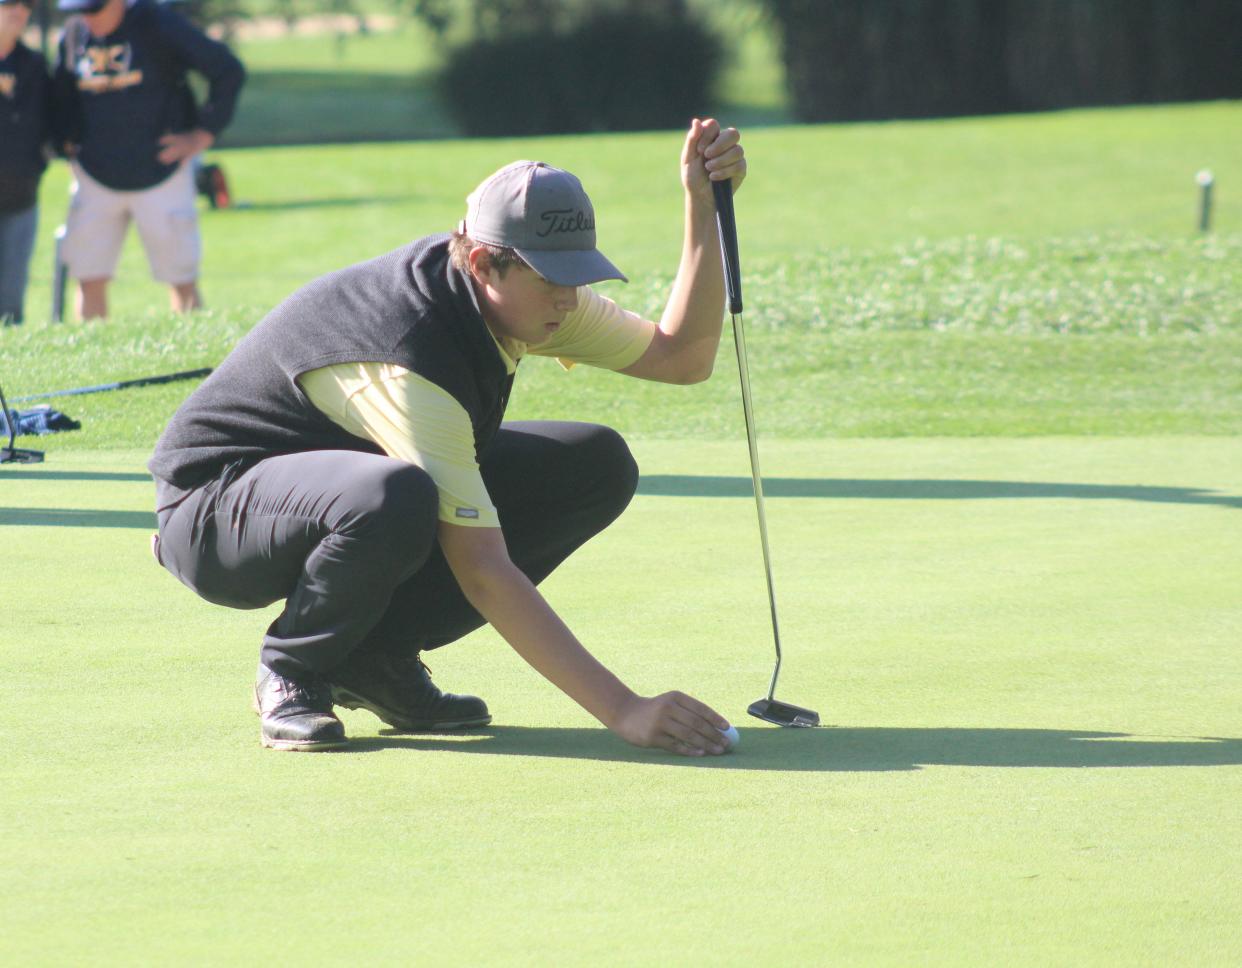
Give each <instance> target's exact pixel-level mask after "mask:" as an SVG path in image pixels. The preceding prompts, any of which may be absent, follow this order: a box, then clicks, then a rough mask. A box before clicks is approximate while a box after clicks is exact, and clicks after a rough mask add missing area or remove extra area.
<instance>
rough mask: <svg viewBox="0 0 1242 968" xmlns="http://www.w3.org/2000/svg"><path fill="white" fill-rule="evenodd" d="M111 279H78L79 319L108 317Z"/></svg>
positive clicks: (83, 320)
mask: <svg viewBox="0 0 1242 968" xmlns="http://www.w3.org/2000/svg"><path fill="white" fill-rule="evenodd" d="M110 281H111V280H109V279H79V280H78V319H80V320H82V322H86V321H87V320H90V319H106V318H107V316H108V283H109V282H110Z"/></svg>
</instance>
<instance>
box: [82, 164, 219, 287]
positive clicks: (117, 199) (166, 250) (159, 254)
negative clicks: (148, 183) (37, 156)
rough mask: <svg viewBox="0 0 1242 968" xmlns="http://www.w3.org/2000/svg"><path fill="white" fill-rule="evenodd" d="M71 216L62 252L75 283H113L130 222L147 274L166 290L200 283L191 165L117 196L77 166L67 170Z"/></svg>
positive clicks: (196, 210) (185, 165)
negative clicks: (148, 267)
mask: <svg viewBox="0 0 1242 968" xmlns="http://www.w3.org/2000/svg"><path fill="white" fill-rule="evenodd" d="M71 167H72V168H73V175H74V180H73V184H72V186H71V188H70V198H69V215H68V217H67V218H66V219H65V241H64V244H63V248H62V250H61V253H62V258H63V259H64V261H65V265H67V266H68V267H69V275H70V276H72V277H73V278H74V279H111V278H112V277H113V275H115V273H116V264H117V260H118V259H119V258H120V255H121V245H122V244H123V243H124V241H125V232H126V230H127V229H128V228H129V222H130V219H133V221H134V224H135V225H137V226H138V236H139V237H140V238H141V239H142V247H143V249H145V250H146V253H147V262H148V263H150V265H151V275H153V276H154V277H155V278H156V279H157V280H158V281H159V282H163V283H166V284H168V285H170V286H175V285H183V284H185V283H189V282H194V281H196V280H197V279H198V264H199V259H200V258H201V256H202V243H201V241H200V239H199V234H198V209H196V208H195V206H194V201H195V198H196V194H195V191H194V169H193V167H192V165H191V164H190V162H188V161H183V162H182V163H181V166H180V167H179V168H178V169H177V170H176V171H175V172H173V173H172V174H171V175H170V176H169V177H168V178H166V179H165V180H164V181H162V182H160V183H159V184H158V185H155V186H153V187H151V188H146V189H143V190H141V191H136V192H121V191H115V190H113V189H111V188H108V187H107V186H105V185H101V184H100V183H99V182H97V181H95V179H93V178H92V177H91V176H90V175H88V174H87V173H86V172H85V171H84V170H83V169H82V166H81V165H79V164H77V163H76V162H75V163H73V164H72V165H71Z"/></svg>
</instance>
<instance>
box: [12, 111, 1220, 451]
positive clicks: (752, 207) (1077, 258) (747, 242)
mask: <svg viewBox="0 0 1242 968" xmlns="http://www.w3.org/2000/svg"><path fill="white" fill-rule="evenodd" d="M1240 132H1242V105H1238V104H1216V105H1193V106H1181V107H1161V108H1149V109H1124V110H1118V111H1086V112H1069V113H1064V114H1056V115H1046V116H1028V117H1016V118H993V119H967V120H959V121H945V122H934V123H906V124H889V125H853V126H843V127H818V128H768V129H763V130H757V131H754V132H750V133H748V134H747V145H748V153H749V155H750V157H751V159H752V167H751V175H750V177H749V178H748V179H747V182H746V185H745V187H744V188H743V190H742V191H741V192H740V193H739V194H738V198H737V209H738V221H739V232H740V236H741V246H742V264H743V274H744V278H745V280H746V282H745V286H746V300H747V317H746V323H747V325H748V327H749V328H750V330H751V333H752V342H753V345H752V347H751V357H752V360H751V366H752V371H753V375H754V378H755V383H756V406H757V408H758V422H759V427H760V431H761V433H764V434H773V435H779V436H806V435H820V434H845V435H860V436H875V435H883V436H894V435H926V434H952V435H973V434H1001V435H1003V434H1024V435H1025V434H1049V433H1096V434H1098V433H1104V434H1110V433H1111V434H1141V433H1152V432H1158V433H1238V432H1239V431H1240V430H1242V232H1240V231H1239V229H1238V228H1237V227H1238V226H1239V225H1242V197H1240V196H1239V195H1237V194H1236V193H1235V194H1233V195H1230V194H1229V193H1227V192H1226V191H1225V189H1224V188H1223V187H1222V188H1221V189H1220V192H1219V203H1218V210H1217V217H1216V225H1217V226H1218V230H1217V231H1215V232H1213V233H1211V234H1210V235H1208V236H1206V237H1202V238H1201V237H1199V235H1198V233H1197V232H1196V231H1195V226H1196V225H1197V210H1196V205H1197V194H1196V193H1197V186H1196V185H1195V183H1194V174H1195V172H1197V171H1198V170H1199V169H1200V168H1201V167H1204V166H1205V165H1207V166H1210V167H1212V168H1213V169H1214V170H1215V171H1216V172H1217V176H1218V182H1219V184H1220V185H1221V186H1226V185H1229V184H1242V163H1239V161H1238V159H1239V158H1242V133H1240ZM680 140H681V137H680V135H679V134H674V133H663V134H644V135H632V136H628V137H619V136H593V137H573V138H549V139H540V140H530V141H523V140H513V141H492V142H487V141H482V142H442V143H435V144H431V143H427V144H417V145H372V146H353V147H348V148H345V147H325V148H314V149H305V148H298V149H293V148H287V149H265V150H255V151H238V152H231V153H229V152H222V153H220V155H221V158H222V159H223V160H224V162H225V164H226V166H227V168H228V171H229V174H230V178H231V180H232V183H233V185H234V191H235V194H236V196H237V198H239V199H241V200H242V201H245V202H248V203H249V207H245V208H240V209H232V210H225V211H219V212H206V213H205V214H204V219H203V229H204V235H205V237H206V261H205V268H204V281H203V287H204V293H205V296H206V299H207V302H208V305H209V306H211V307H213V308H212V309H211V310H210V311H209V312H208V313H206V314H202V315H199V316H196V317H194V318H192V319H189V320H177V319H174V318H171V317H170V316H169V315H168V313H167V311H166V310H163V309H162V308H159V307H162V306H163V305H164V301H165V299H166V294H165V293H164V292H163V290H162V287H159V286H157V285H156V284H154V283H152V282H150V281H149V280H148V279H147V270H146V266H145V260H143V258H142V256H141V253H140V251H139V248H138V245H137V240H136V239H134V238H131V239H130V241H129V244H128V245H127V247H126V251H125V254H124V258H123V260H122V267H121V270H120V274H119V278H118V282H117V284H116V285H115V286H114V287H113V293H114V297H115V298H114V305H115V310H116V313H115V318H113V319H111V320H110V321H109V322H108V323H107V324H106V325H104V326H90V327H80V326H77V325H66V326H61V327H57V326H46V325H44V324H40V323H38V322H31V323H28V324H27V325H26V326H25V327H23V328H22V329H21V330H20V331H11V330H9V331H4V332H0V351H2V352H3V360H4V365H3V369H2V370H0V379H3V380H4V381H5V386H6V392H7V393H8V394H9V395H11V396H20V395H23V394H26V393H34V392H39V391H46V390H51V389H58V388H61V387H65V386H75V385H85V384H90V383H98V382H104V381H108V380H115V379H128V378H132V377H135V376H145V375H150V374H153V373H163V372H171V371H175V370H183V369H191V368H195V367H200V366H214V365H216V364H218V363H219V361H220V360H221V359H223V357H224V355H225V354H226V353H227V352H228V350H229V349H230V348H231V346H232V345H233V344H234V343H235V342H236V340H237V339H238V338H240V336H241V335H242V334H244V333H245V332H246V331H247V330H249V328H250V327H251V326H253V325H254V323H255V322H257V320H258V319H259V318H261V317H262V315H263V314H264V313H265V312H266V311H267V310H268V309H269V308H270V307H271V306H273V305H275V304H276V303H277V302H278V301H280V300H281V299H282V298H284V296H286V295H288V294H289V293H290V292H292V291H293V290H294V289H296V288H297V287H298V286H300V285H302V284H304V283H306V282H308V281H310V280H311V279H313V278H315V277H316V276H317V275H320V274H322V273H325V272H329V271H332V270H334V269H337V268H340V267H342V266H345V265H348V264H350V263H352V262H356V261H360V260H363V259H366V258H369V257H371V256H374V255H377V254H379V253H382V252H385V251H387V250H389V249H391V248H395V247H396V246H398V245H401V244H403V243H405V242H407V241H408V240H410V239H412V238H414V237H416V236H418V235H420V234H423V233H426V232H430V231H436V230H441V229H447V228H450V227H451V226H452V225H454V224H455V223H456V221H457V219H458V218H460V216H461V212H462V209H463V206H464V197H465V195H466V193H468V192H469V190H470V189H471V188H472V187H473V186H474V185H475V184H476V183H477V182H478V181H479V180H480V179H481V178H483V177H485V176H486V175H487V174H489V173H490V172H491V171H493V170H495V168H497V167H499V166H500V165H501V164H503V163H505V162H507V161H508V160H511V159H512V158H514V157H518V156H523V155H532V156H536V157H542V158H544V159H546V160H549V161H550V162H552V163H555V164H559V165H564V166H566V167H569V168H571V169H572V170H575V171H577V172H580V173H581V175H582V178H583V180H584V182H585V184H586V185H587V186H589V189H590V191H591V193H592V195H593V197H594V199H595V202H596V207H597V209H598V211H599V212H600V229H599V231H600V245H601V248H602V249H603V250H604V251H605V252H607V253H608V254H609V255H610V256H611V257H612V258H613V259H614V260H615V261H616V262H618V264H620V265H621V266H622V267H623V268H624V269H625V270H626V272H627V273H628V274H629V275H630V276H631V278H633V279H634V280H635V281H634V283H632V284H631V285H629V286H621V285H619V284H615V285H613V284H608V285H604V286H601V287H600V288H601V289H602V290H603V291H605V292H606V293H608V294H609V295H612V296H614V297H616V298H618V299H619V300H621V301H622V302H623V303H624V304H625V305H627V306H630V307H632V308H635V309H637V310H639V311H641V312H646V313H650V314H656V313H658V312H659V309H660V307H661V305H662V303H663V300H664V298H665V297H666V294H667V291H668V287H669V285H670V283H671V273H672V269H673V267H674V266H675V264H676V260H677V256H678V252H679V246H680V238H679V232H680V217H679V213H680V200H679V196H678V192H679V190H680V189H679V186H678V183H677V179H676V168H675V163H674V162H675V158H676V153H677V150H678V146H679V145H680ZM63 191H64V171H63V169H62V168H59V167H58V168H56V169H54V170H53V172H52V174H51V175H49V177H48V178H47V179H46V180H45V185H44V189H43V199H44V202H43V206H42V220H43V221H42V230H41V235H40V242H39V249H38V251H37V253H36V257H35V262H34V266H33V272H32V281H31V289H30V295H29V305H28V316H29V318H30V319H31V320H38V319H40V318H44V317H45V316H46V313H47V305H48V303H47V294H48V285H49V282H48V268H49V265H48V260H49V259H50V244H51V243H50V240H51V233H52V230H53V228H54V227H55V225H56V224H57V222H58V221H59V219H60V218H61V217H62V215H63V211H62V210H61V209H60V208H59V207H58V205H57V204H56V202H55V199H57V198H61V197H63V196H62V195H61V194H60V193H61V192H63ZM726 339H727V337H726ZM730 352H731V351H730V349H729V348H728V347H727V346H726V347H722V350H721V356H720V361H721V365H720V369H721V370H722V371H724V372H725V374H726V375H725V376H724V378H720V377H718V378H717V379H714V380H713V381H711V382H710V383H708V384H707V385H705V386H702V387H697V388H694V389H692V390H690V391H684V390H681V389H677V388H665V387H657V386H635V385H634V384H633V382H632V381H628V382H627V383H626V385H625V386H624V388H622V387H621V386H620V384H619V382H618V380H617V378H615V377H612V376H610V375H608V374H603V373H589V372H585V371H584V368H580V369H579V370H578V371H575V372H574V373H571V374H568V375H566V374H563V373H560V372H559V371H558V370H557V368H555V367H554V365H551V364H547V363H546V361H540V360H531V361H529V362H528V363H527V364H525V365H524V366H523V374H522V378H521V379H520V380H519V381H518V385H517V391H516V397H515V410H514V415H515V416H528V415H534V414H538V415H543V416H549V415H552V414H557V415H561V414H577V415H579V416H581V417H582V418H584V419H599V420H605V421H608V422H613V423H616V424H617V425H618V426H619V427H620V428H621V429H622V430H625V431H629V432H633V433H639V434H644V435H657V436H670V435H679V434H683V433H686V432H693V433H696V434H701V435H706V436H712V437H722V436H731V435H732V434H734V433H735V432H736V429H737V425H736V422H735V421H736V414H737V409H736V403H737V401H736V390H735V389H734V381H733V380H732V379H730V378H728V376H727V367H729V366H730V365H731V363H730V360H729V356H730ZM188 391H189V387H172V388H166V389H164V390H159V391H156V390H152V391H142V394H140V395H139V394H135V395H131V396H127V397H124V398H122V397H121V396H120V395H117V396H113V397H98V398H83V399H82V401H81V402H80V403H79V402H75V408H77V409H76V410H75V411H74V413H73V415H74V416H79V417H81V418H85V419H86V420H87V421H88V422H87V427H86V430H85V431H84V432H83V433H81V434H78V435H77V436H75V437H73V438H65V439H64V443H63V446H66V447H71V448H78V447H109V446H121V445H124V446H134V447H149V446H151V445H152V444H153V443H154V438H155V435H156V434H157V433H158V429H159V427H160V426H162V422H163V420H165V419H166V418H167V414H168V413H170V412H171V411H172V410H173V409H175V407H176V405H177V403H178V402H179V400H180V399H182V398H183V396H184V395H185V393H187V392H188ZM48 446H49V449H51V450H55V449H56V448H58V447H60V446H62V443H61V442H60V441H55V440H53V441H50V442H49V444H48Z"/></svg>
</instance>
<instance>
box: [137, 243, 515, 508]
mask: <svg viewBox="0 0 1242 968" xmlns="http://www.w3.org/2000/svg"><path fill="white" fill-rule="evenodd" d="M448 239H449V236H447V235H435V236H429V237H428V238H424V239H419V240H418V241H416V242H413V243H411V244H410V245H408V246H405V247H403V248H400V249H397V250H396V251H394V252H389V253H388V254H387V255H382V256H380V257H379V258H376V259H372V260H370V261H368V262H362V263H359V264H358V265H355V266H350V267H349V268H348V269H342V270H340V271H339V272H334V273H332V274H330V275H327V276H324V277H323V278H321V279H317V280H316V281H314V282H312V283H310V284H309V285H307V286H304V287H303V288H302V289H299V290H298V291H297V292H295V293H294V294H293V295H292V296H290V297H289V298H288V299H286V300H285V301H284V302H282V303H281V304H280V305H279V306H277V307H276V308H275V309H273V310H272V311H271V312H270V313H268V315H267V316H265V317H264V318H263V320H262V321H260V322H259V324H258V325H257V326H255V328H254V329H252V330H251V331H250V332H249V333H248V334H247V335H246V336H245V337H243V338H242V340H241V341H240V342H239V343H238V344H237V346H236V347H234V349H233V351H232V352H231V353H230V354H229V355H228V356H227V357H226V358H225V360H224V362H223V363H221V364H220V366H219V367H218V368H217V369H216V370H215V372H213V373H212V374H211V376H209V377H208V378H207V379H206V380H205V381H204V382H203V384H202V385H201V386H200V387H199V388H198V389H197V390H195V391H194V392H193V393H192V394H191V395H190V396H189V398H188V399H187V400H186V401H185V403H183V404H182V405H181V407H180V408H179V409H178V410H177V412H176V413H175V414H174V415H173V418H172V420H171V421H169V423H168V426H167V428H165V430H164V433H163V435H162V436H161V437H160V439H159V442H158V443H157V444H156V446H155V454H154V455H153V456H152V458H151V460H150V462H148V464H147V467H148V468H149V469H150V471H151V473H152V474H154V475H155V476H156V477H157V478H160V479H163V480H165V481H168V482H169V483H171V484H173V485H175V486H176V487H179V488H186V489H188V488H193V487H197V486H198V485H200V484H202V483H204V482H205V481H208V480H210V479H212V478H214V477H217V476H218V475H219V474H220V472H221V471H222V470H223V469H224V468H225V467H228V466H229V465H234V464H235V465H238V466H239V467H244V466H248V465H250V464H253V463H256V462H257V461H260V460H263V459H264V458H265V457H274V456H276V455H278V454H291V453H299V452H302V451H308V450H358V451H365V452H368V453H382V451H381V450H380V448H379V447H378V446H377V445H376V444H374V443H372V442H371V441H369V440H364V439H362V438H360V437H355V436H354V435H353V434H351V433H349V432H348V431H346V430H344V429H342V428H341V427H339V426H338V425H337V424H335V423H333V422H332V421H331V420H330V419H328V418H327V417H326V416H324V415H323V414H322V413H321V412H320V411H319V410H317V409H316V408H315V406H314V405H313V404H312V403H311V402H310V400H308V399H307V397H306V395H305V394H304V393H303V392H302V391H301V389H300V388H299V387H298V385H297V383H296V380H297V378H298V376H300V375H301V374H303V373H306V372H307V371H309V370H314V369H318V368H319V367H323V366H330V365H332V364H335V363H360V362H373V363H395V364H396V365H398V366H403V367H405V368H406V369H407V370H410V371H411V372H413V373H417V374H419V375H420V376H422V377H424V378H425V379H427V380H430V381H431V382H432V383H435V384H436V385H437V386H439V387H441V388H442V389H444V390H445V391H447V392H448V393H449V394H450V395H452V396H453V397H454V399H456V400H457V401H458V402H459V403H460V404H461V405H462V407H463V408H464V409H465V411H466V413H467V414H469V415H470V422H471V425H472V426H473V428H474V439H475V450H476V455H477V457H478V458H479V459H482V456H483V453H484V451H485V450H486V449H487V445H488V443H489V442H490V441H491V439H492V437H493V436H494V435H495V433H496V429H497V427H499V426H500V421H501V418H502V417H503V416H504V410H505V405H506V404H507V403H508V400H509V390H510V388H511V386H512V384H513V378H512V376H510V375H508V374H507V373H506V372H505V366H504V363H503V362H502V361H501V358H500V353H499V352H498V350H497V348H496V343H495V341H494V340H493V339H492V336H491V334H490V333H489V332H488V329H487V326H486V325H485V324H484V322H483V317H482V316H481V315H480V313H479V307H478V302H477V300H476V298H475V294H474V290H473V288H472V287H471V284H470V280H469V278H468V277H467V276H466V275H464V274H463V273H461V272H460V271H458V270H457V269H455V268H453V266H452V264H451V262H450V261H449V258H448Z"/></svg>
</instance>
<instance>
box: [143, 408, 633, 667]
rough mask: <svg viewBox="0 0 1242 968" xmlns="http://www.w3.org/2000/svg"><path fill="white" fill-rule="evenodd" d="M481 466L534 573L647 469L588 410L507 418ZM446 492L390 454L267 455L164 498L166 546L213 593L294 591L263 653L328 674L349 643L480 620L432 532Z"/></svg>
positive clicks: (425, 635)
mask: <svg viewBox="0 0 1242 968" xmlns="http://www.w3.org/2000/svg"><path fill="white" fill-rule="evenodd" d="M480 469H481V471H482V474H483V480H484V482H485V483H486V484H487V490H488V493H489V495H490V496H491V499H492V503H493V504H495V505H496V509H497V511H498V512H499V514H500V524H501V528H502V530H503V531H504V536H505V542H506V544H507V545H508V548H509V556H510V558H512V560H513V562H514V564H515V565H517V566H518V567H519V568H520V569H521V570H522V571H523V572H524V573H525V574H526V575H527V577H529V578H530V580H531V581H532V582H535V583H538V582H540V581H542V580H543V579H544V578H546V577H547V576H548V575H549V574H550V573H551V572H552V570H553V569H554V568H556V566H557V565H559V564H560V563H561V562H562V561H564V560H565V559H566V558H567V557H568V556H569V555H570V554H571V553H572V552H573V551H574V550H576V549H577V548H578V547H580V546H581V545H582V544H583V543H584V542H586V541H587V539H589V538H590V537H592V536H593V535H595V534H598V533H599V532H600V531H602V530H603V529H604V528H606V527H607V526H608V525H609V524H610V523H611V522H612V521H613V520H615V519H616V517H617V516H618V515H619V514H620V513H621V512H622V511H623V510H625V507H626V505H627V504H629V502H630V498H631V497H633V495H634V490H635V488H636V486H637V484H638V467H637V465H636V464H635V463H634V459H633V457H632V456H631V455H630V452H629V448H628V447H626V445H625V441H623V440H622V439H621V437H620V435H618V434H617V433H616V432H615V431H613V430H610V429H608V428H607V427H600V426H596V425H594V424H582V423H558V422H544V421H540V422H520V423H507V424H504V425H503V426H502V427H501V429H500V431H499V433H498V434H497V435H496V438H495V439H494V440H493V442H492V444H491V446H490V447H489V448H488V450H487V453H486V454H485V455H484V458H483V461H482V463H481V465H480ZM165 493H166V492H164V491H163V490H161V492H160V495H159V497H160V502H159V503H160V505H161V506H162V505H163V504H165V503H166V498H165ZM438 501H439V499H438V496H437V492H436V488H435V485H434V484H433V483H432V481H431V478H430V477H429V476H428V475H427V474H426V472H424V471H423V470H422V469H421V468H419V467H416V466H414V465H412V464H408V463H405V462H404V461H400V460H396V459H394V458H390V457H380V456H376V455H373V454H364V453H359V452H355V451H308V452H306V453H301V454H289V455H285V456H281V457H272V458H269V459H267V460H264V461H261V462H259V463H258V464H256V465H254V466H253V467H251V468H249V469H248V470H246V471H245V472H244V473H241V474H240V475H237V476H235V477H234V476H231V475H229V474H227V473H226V474H225V475H224V476H223V477H222V478H220V479H219V480H216V481H212V482H209V483H207V484H206V485H204V486H203V487H200V488H199V489H197V490H195V491H193V492H191V493H190V494H189V496H187V497H186V498H185V499H184V500H183V501H181V502H180V503H179V504H176V505H175V506H173V507H170V508H167V509H164V510H161V511H160V512H159V524H160V540H159V546H158V547H159V557H160V561H161V563H162V564H163V565H164V567H166V568H167V569H168V570H169V571H170V572H172V574H173V575H175V576H176V577H177V578H178V579H179V580H181V581H182V582H183V583H185V584H186V585H187V586H189V587H190V588H192V589H193V590H194V591H195V592H197V593H198V594H199V595H201V596H202V597H203V598H205V599H207V600H208V601H210V602H215V603H217V604H220V605H227V606H230V607H232V608H263V607H265V606H267V605H270V604H271V603H272V602H275V601H279V600H281V599H284V600H285V608H284V611H283V612H281V614H280V616H279V617H278V618H277V619H276V621H275V622H273V623H272V624H271V626H270V627H269V628H268V630H267V634H266V635H265V636H264V639H263V649H262V660H263V662H264V664H265V665H267V666H268V667H269V668H272V669H274V670H276V671H277V672H280V673H282V674H283V675H287V676H290V677H293V678H296V677H297V676H298V675H300V674H303V675H304V674H305V673H307V672H310V673H316V674H327V673H329V672H331V670H332V669H334V668H335V667H336V666H338V665H339V664H340V663H342V662H343V661H344V660H345V659H346V657H347V656H348V655H349V654H350V653H351V652H352V651H353V650H354V649H377V650H390V651H398V652H400V651H412V650H424V649H434V648H436V647H438V646H441V645H444V644H446V643H448V642H452V641H454V640H455V639H458V638H461V637H462V636H463V635H465V634H466V633H467V632H471V631H473V630H474V629H476V628H478V627H480V626H481V625H482V624H483V619H482V617H481V616H480V615H479V613H478V612H476V611H475V610H474V608H473V607H472V606H471V605H470V604H469V603H468V602H467V601H466V598H465V596H464V595H463V594H462V592H461V589H460V587H459V586H458V584H457V581H456V579H454V577H453V575H452V572H451V571H450V569H449V567H448V564H447V562H446V561H445V559H444V554H443V552H442V551H441V550H440V546H439V542H438V541H437V540H436V530H437V508H438Z"/></svg>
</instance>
